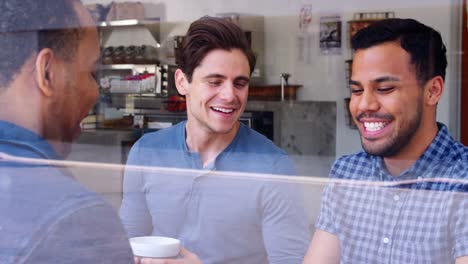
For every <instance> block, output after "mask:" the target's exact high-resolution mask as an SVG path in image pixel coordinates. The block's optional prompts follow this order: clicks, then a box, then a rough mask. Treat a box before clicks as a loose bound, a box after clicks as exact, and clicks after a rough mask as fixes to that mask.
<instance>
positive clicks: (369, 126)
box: [364, 122, 386, 132]
mask: <svg viewBox="0 0 468 264" xmlns="http://www.w3.org/2000/svg"><path fill="white" fill-rule="evenodd" d="M385 125H386V123H385V122H364V127H365V128H366V130H367V131H370V132H375V131H378V130H381V129H382V128H384V127H385Z"/></svg>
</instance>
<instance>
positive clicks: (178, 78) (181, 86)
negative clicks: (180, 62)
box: [175, 69, 189, 95]
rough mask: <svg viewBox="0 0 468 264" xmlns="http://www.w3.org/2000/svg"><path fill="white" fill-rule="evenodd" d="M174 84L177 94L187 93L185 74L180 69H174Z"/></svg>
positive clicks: (187, 86)
mask: <svg viewBox="0 0 468 264" xmlns="http://www.w3.org/2000/svg"><path fill="white" fill-rule="evenodd" d="M175 85H176V87H177V91H178V92H179V94H181V95H187V93H188V90H189V89H188V88H189V82H188V80H187V76H186V75H185V73H184V72H183V71H182V70H181V69H177V70H176V71H175Z"/></svg>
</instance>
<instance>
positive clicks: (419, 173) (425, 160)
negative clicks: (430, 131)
mask: <svg viewBox="0 0 468 264" xmlns="http://www.w3.org/2000/svg"><path fill="white" fill-rule="evenodd" d="M437 126H438V128H439V132H437V135H436V137H435V138H434V140H432V143H431V144H430V145H429V147H428V148H427V149H426V150H425V151H424V153H423V154H422V155H421V157H419V159H418V160H417V161H416V162H415V163H414V164H413V165H412V166H411V167H409V168H408V169H406V170H405V171H403V172H402V173H401V174H400V176H398V177H394V176H392V175H390V173H389V172H388V170H387V168H386V167H385V162H384V159H383V158H382V157H381V156H374V157H375V158H374V165H375V167H376V168H377V171H379V174H380V175H379V177H380V179H383V180H398V181H400V180H409V179H415V178H416V177H424V175H430V174H428V173H426V172H429V171H430V170H428V169H427V168H429V167H431V166H435V165H438V164H439V163H441V162H442V161H443V160H445V159H446V158H447V157H448V155H449V154H450V146H451V145H452V143H453V141H454V140H453V138H452V137H451V136H450V133H449V132H448V129H447V127H446V126H445V125H444V124H442V123H437Z"/></svg>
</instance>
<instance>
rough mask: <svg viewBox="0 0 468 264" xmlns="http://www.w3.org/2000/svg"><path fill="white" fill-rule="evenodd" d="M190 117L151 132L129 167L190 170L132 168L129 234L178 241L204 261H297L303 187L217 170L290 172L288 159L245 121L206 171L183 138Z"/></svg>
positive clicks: (127, 180) (126, 216)
mask: <svg viewBox="0 0 468 264" xmlns="http://www.w3.org/2000/svg"><path fill="white" fill-rule="evenodd" d="M185 124H186V123H185V122H182V123H179V124H177V125H175V126H174V127H171V128H169V129H165V130H162V131H158V132H155V133H151V134H147V135H145V136H144V137H143V138H141V139H140V140H139V141H138V142H137V143H136V144H135V146H134V147H133V148H132V150H131V152H130V156H129V159H128V164H132V165H145V166H158V167H170V168H183V169H197V170H198V171H193V172H190V173H178V172H172V173H170V172H161V171H159V172H157V171H156V172H151V171H150V170H143V169H132V168H127V170H126V172H125V177H124V198H123V202H122V207H121V211H120V213H121V219H122V222H123V224H124V226H125V228H126V230H127V232H128V234H129V236H131V237H133V236H142V235H158V236H168V237H174V238H178V239H180V240H181V241H182V243H183V245H184V246H185V247H187V248H188V249H189V250H191V251H193V252H195V253H196V254H197V255H199V257H200V258H201V260H202V261H203V263H204V264H210V263H228V264H231V263H239V264H241V263H242V264H246V263H256V264H258V263H277V264H279V263H281V264H287V263H295V264H296V263H300V262H302V259H303V257H304V254H305V252H306V250H307V246H308V243H309V241H310V233H309V229H308V226H307V216H306V214H305V212H304V207H303V201H302V199H303V198H302V195H301V192H300V191H299V189H298V186H295V185H293V184H291V183H284V182H283V183H282V182H277V181H271V180H261V179H254V178H251V177H248V176H245V175H240V176H238V177H236V173H234V174H232V175H231V176H226V175H221V176H220V175H216V171H231V172H251V173H268V174H293V173H294V169H293V165H292V163H291V161H290V160H289V158H288V157H287V155H286V154H285V152H283V151H282V150H280V149H279V148H278V147H276V146H275V145H274V144H273V143H272V142H271V141H270V140H268V139H266V138H265V137H264V136H262V135H260V134H259V133H257V132H255V131H254V130H252V129H249V128H247V127H245V126H244V125H241V126H240V129H239V131H238V132H237V134H236V136H235V138H234V139H233V141H232V142H231V143H230V144H229V145H228V147H227V148H226V149H225V150H224V151H223V152H222V153H221V154H219V155H218V157H217V158H216V159H215V160H214V161H213V162H212V163H211V164H210V165H209V166H207V168H203V167H202V162H201V160H200V157H199V155H198V153H194V152H190V151H189V150H188V148H187V145H186V142H185V138H186V136H185Z"/></svg>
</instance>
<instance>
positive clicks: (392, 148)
mask: <svg viewBox="0 0 468 264" xmlns="http://www.w3.org/2000/svg"><path fill="white" fill-rule="evenodd" d="M421 120H422V97H421V98H420V100H418V102H417V108H416V113H415V114H414V116H413V117H412V118H410V119H409V120H408V122H406V124H403V125H402V126H400V128H399V132H397V134H396V135H392V136H391V137H390V138H388V139H387V140H386V142H384V143H383V144H382V146H374V143H373V142H368V143H364V140H363V137H362V134H361V145H362V148H363V149H364V151H365V152H367V153H368V154H370V155H375V156H382V157H386V158H389V157H393V156H396V155H398V154H399V153H400V151H401V150H402V149H403V148H404V147H405V146H407V145H408V144H409V142H410V141H411V140H413V138H414V136H415V134H416V131H417V130H418V128H419V127H420V125H421Z"/></svg>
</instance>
